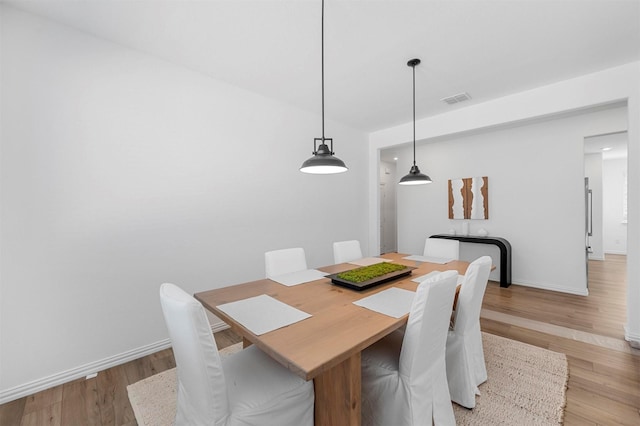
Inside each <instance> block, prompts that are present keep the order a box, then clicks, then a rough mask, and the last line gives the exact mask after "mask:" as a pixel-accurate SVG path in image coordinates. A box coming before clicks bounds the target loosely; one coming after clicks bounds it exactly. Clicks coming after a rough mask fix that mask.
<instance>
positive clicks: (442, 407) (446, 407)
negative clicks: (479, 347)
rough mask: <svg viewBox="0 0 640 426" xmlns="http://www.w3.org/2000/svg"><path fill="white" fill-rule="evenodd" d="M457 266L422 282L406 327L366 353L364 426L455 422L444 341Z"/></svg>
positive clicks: (367, 349)
mask: <svg viewBox="0 0 640 426" xmlns="http://www.w3.org/2000/svg"><path fill="white" fill-rule="evenodd" d="M457 278H458V272H457V271H446V272H442V273H440V274H438V275H436V276H434V277H433V278H431V279H428V280H426V281H423V282H422V283H420V285H419V286H418V289H417V291H416V295H415V297H414V299H413V304H412V305H411V311H410V312H409V320H408V323H407V327H406V330H405V331H404V333H403V332H401V331H399V330H397V331H395V332H393V333H391V334H389V335H387V336H386V337H384V338H382V339H381V340H379V341H378V342H376V343H374V344H373V345H371V346H370V347H368V348H366V349H365V350H364V351H363V352H362V424H363V425H380V426H388V425H395V426H401V425H418V424H431V422H432V421H433V423H434V424H436V425H455V418H454V415H453V407H452V405H451V398H450V397H449V388H448V386H447V376H446V368H445V344H446V339H447V330H448V328H449V319H450V317H451V308H452V305H453V298H454V294H455V290H456V281H457Z"/></svg>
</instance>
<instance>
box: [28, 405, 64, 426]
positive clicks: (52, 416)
mask: <svg viewBox="0 0 640 426" xmlns="http://www.w3.org/2000/svg"><path fill="white" fill-rule="evenodd" d="M20 426H62V401H60V402H56V403H54V404H51V405H46V406H43V407H41V408H39V409H38V410H32V411H30V412H28V413H25V415H24V416H23V417H22V422H21V423H20Z"/></svg>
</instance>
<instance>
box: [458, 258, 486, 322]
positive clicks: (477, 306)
mask: <svg viewBox="0 0 640 426" xmlns="http://www.w3.org/2000/svg"><path fill="white" fill-rule="evenodd" d="M490 273H491V257H489V256H482V257H479V258H478V259H476V260H474V261H473V262H471V264H470V265H469V267H468V268H467V272H466V273H465V274H464V280H463V281H462V286H461V287H460V293H459V294H458V302H457V304H456V310H455V314H454V324H453V328H454V330H455V331H456V332H457V333H462V334H464V333H465V332H468V331H469V330H471V329H472V328H473V326H474V325H475V324H477V323H478V321H480V310H481V309H482V299H483V298H484V292H485V290H486V288H487V282H488V281H489V274H490Z"/></svg>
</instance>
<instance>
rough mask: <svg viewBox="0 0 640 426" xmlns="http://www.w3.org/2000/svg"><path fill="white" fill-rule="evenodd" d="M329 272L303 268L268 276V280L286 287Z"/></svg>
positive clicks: (308, 280)
mask: <svg viewBox="0 0 640 426" xmlns="http://www.w3.org/2000/svg"><path fill="white" fill-rule="evenodd" d="M327 275H329V274H327V273H326V272H322V271H318V270H317V269H305V270H304V271H296V272H290V273H288V274H282V275H276V276H275V277H269V279H270V280H272V281H275V282H277V283H280V284H283V285H286V286H288V287H291V286H294V285H298V284H304V283H308V282H311V281H315V280H319V279H320V278H322V277H325V276H327Z"/></svg>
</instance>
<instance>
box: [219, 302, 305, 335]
mask: <svg viewBox="0 0 640 426" xmlns="http://www.w3.org/2000/svg"><path fill="white" fill-rule="evenodd" d="M217 307H218V309H220V310H221V311H222V312H224V313H226V314H227V315H229V316H230V317H231V318H233V319H234V320H236V321H238V322H239V323H240V324H242V325H243V326H244V327H245V328H247V329H248V330H249V331H251V332H252V333H253V334H255V335H258V336H259V335H261V334H265V333H268V332H270V331H273V330H277V329H278V328H282V327H286V326H287V325H290V324H294V323H296V322H298V321H302V320H303V319H306V318H309V317H311V315H310V314H308V313H306V312H303V311H301V310H299V309H296V308H294V307H293V306H289V305H287V304H286V303H282V302H281V301H279V300H276V299H274V298H273V297H271V296H267V295H266V294H261V295H260V296H255V297H250V298H248V299H243V300H238V301H236V302H231V303H225V304H223V305H218V306H217Z"/></svg>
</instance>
